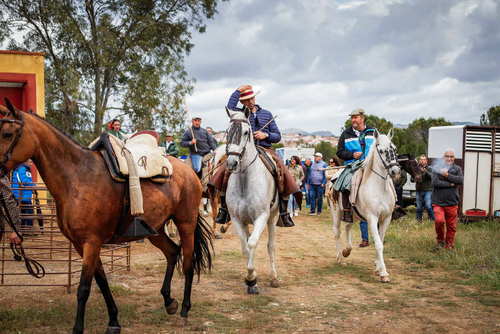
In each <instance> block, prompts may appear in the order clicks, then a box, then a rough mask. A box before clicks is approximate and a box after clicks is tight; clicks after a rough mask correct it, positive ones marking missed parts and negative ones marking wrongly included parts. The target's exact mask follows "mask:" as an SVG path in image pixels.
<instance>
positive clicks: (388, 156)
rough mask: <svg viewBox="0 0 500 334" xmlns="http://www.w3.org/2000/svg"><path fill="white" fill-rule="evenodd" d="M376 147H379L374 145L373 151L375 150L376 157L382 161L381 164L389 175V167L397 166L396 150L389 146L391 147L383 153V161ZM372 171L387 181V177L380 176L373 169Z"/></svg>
mask: <svg viewBox="0 0 500 334" xmlns="http://www.w3.org/2000/svg"><path fill="white" fill-rule="evenodd" d="M378 147H379V146H378V144H376V145H375V149H376V150H377V153H378V156H379V157H380V160H382V164H383V165H384V168H385V170H386V171H387V173H388V175H389V169H391V167H395V166H399V165H398V163H397V161H398V155H397V154H396V149H395V148H394V147H392V145H391V147H390V148H389V149H388V150H387V151H386V152H385V159H384V158H382V155H381V154H380V151H379V149H378ZM386 161H389V162H390V163H389V164H387V163H386ZM372 171H373V172H374V173H375V174H377V175H378V176H380V177H381V178H382V179H384V180H387V176H388V175H386V176H385V177H383V176H382V175H380V174H379V173H377V172H376V171H374V170H373V168H372Z"/></svg>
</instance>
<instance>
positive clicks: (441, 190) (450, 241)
mask: <svg viewBox="0 0 500 334" xmlns="http://www.w3.org/2000/svg"><path fill="white" fill-rule="evenodd" d="M439 167H441V168H436V169H435V170H433V171H432V185H433V186H434V189H433V190H432V207H433V209H434V215H435V224H434V225H435V227H436V239H437V244H436V250H437V251H438V250H440V249H441V248H443V246H445V247H446V248H447V249H453V248H454V245H455V233H456V231H457V211H458V199H459V195H458V185H460V184H462V183H463V181H464V177H463V174H462V168H460V166H457V165H455V151H454V150H453V149H451V148H448V149H446V151H445V153H444V163H442V164H441V165H440V166H439ZM445 224H446V238H445V228H444V226H445Z"/></svg>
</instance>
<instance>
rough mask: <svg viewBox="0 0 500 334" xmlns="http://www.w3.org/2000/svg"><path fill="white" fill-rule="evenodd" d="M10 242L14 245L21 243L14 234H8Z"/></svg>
mask: <svg viewBox="0 0 500 334" xmlns="http://www.w3.org/2000/svg"><path fill="white" fill-rule="evenodd" d="M10 242H11V243H13V244H14V245H20V244H21V243H22V241H21V238H19V237H18V236H17V234H16V232H12V233H11V234H10Z"/></svg>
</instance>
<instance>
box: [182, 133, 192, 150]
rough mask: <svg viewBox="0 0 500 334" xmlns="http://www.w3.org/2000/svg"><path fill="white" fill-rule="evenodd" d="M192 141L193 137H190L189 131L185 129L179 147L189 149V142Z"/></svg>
mask: <svg viewBox="0 0 500 334" xmlns="http://www.w3.org/2000/svg"><path fill="white" fill-rule="evenodd" d="M192 139H193V137H192V135H191V131H190V130H189V129H187V130H186V132H184V133H183V134H182V138H181V146H182V147H189V146H191V140H192Z"/></svg>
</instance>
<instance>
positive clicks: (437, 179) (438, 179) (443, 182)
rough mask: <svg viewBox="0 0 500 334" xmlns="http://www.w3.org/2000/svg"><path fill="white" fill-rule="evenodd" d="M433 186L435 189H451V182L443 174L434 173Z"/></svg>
mask: <svg viewBox="0 0 500 334" xmlns="http://www.w3.org/2000/svg"><path fill="white" fill-rule="evenodd" d="M432 186H433V187H434V188H450V187H451V182H450V181H448V179H446V178H445V177H444V176H442V175H441V174H437V173H432Z"/></svg>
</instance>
